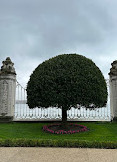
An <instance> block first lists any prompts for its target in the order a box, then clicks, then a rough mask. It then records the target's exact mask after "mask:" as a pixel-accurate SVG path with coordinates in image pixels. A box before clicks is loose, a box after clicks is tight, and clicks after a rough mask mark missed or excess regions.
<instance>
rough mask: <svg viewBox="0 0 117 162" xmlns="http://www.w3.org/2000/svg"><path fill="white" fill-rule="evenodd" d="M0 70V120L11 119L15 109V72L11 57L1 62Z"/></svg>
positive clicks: (6, 120)
mask: <svg viewBox="0 0 117 162" xmlns="http://www.w3.org/2000/svg"><path fill="white" fill-rule="evenodd" d="M2 63H3V66H2V67H1V70H0V122H9V121H12V120H13V117H14V110H15V91H16V72H15V69H14V67H13V65H14V63H12V61H11V59H10V58H9V57H8V58H6V60H5V61H3V62H2Z"/></svg>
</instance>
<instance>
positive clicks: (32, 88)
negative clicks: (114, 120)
mask: <svg viewBox="0 0 117 162" xmlns="http://www.w3.org/2000/svg"><path fill="white" fill-rule="evenodd" d="M27 103H28V105H29V107H30V108H35V107H39V108H40V107H42V108H48V107H58V108H61V109H62V123H63V125H66V121H67V110H69V109H70V108H71V107H75V108H77V106H78V105H80V106H85V107H86V108H91V106H92V105H93V107H95V108H99V107H103V106H105V105H106V103H107V86H106V82H105V79H104V77H103V75H102V73H101V71H100V70H99V68H98V67H97V66H96V65H95V63H94V62H93V61H92V60H90V59H88V58H86V57H84V56H82V55H78V54H63V55H58V56H56V57H53V58H51V59H49V60H47V61H45V62H43V63H42V64H40V65H39V66H38V67H37V68H36V69H35V70H34V71H33V73H32V74H31V76H30V80H29V82H28V84H27Z"/></svg>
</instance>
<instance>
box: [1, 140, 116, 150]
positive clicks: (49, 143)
mask: <svg viewBox="0 0 117 162" xmlns="http://www.w3.org/2000/svg"><path fill="white" fill-rule="evenodd" d="M0 147H73V148H102V149H117V142H114V141H113V142H110V141H106V142H103V141H101V142H97V141H79V140H41V139H40V140H34V139H33V140H32V139H30V140H29V139H6V140H2V139H0Z"/></svg>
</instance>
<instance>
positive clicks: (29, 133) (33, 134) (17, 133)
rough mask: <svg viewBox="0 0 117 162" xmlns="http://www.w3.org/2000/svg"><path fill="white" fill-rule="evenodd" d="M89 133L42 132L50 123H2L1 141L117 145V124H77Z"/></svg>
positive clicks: (0, 128) (0, 126) (0, 124)
mask: <svg viewBox="0 0 117 162" xmlns="http://www.w3.org/2000/svg"><path fill="white" fill-rule="evenodd" d="M76 123H78V124H81V125H85V126H87V127H88V129H89V131H87V132H80V133H75V134H63V135H62V134H61V135H57V134H49V133H46V132H43V131H42V127H43V125H47V124H50V123H39V122H38V123H31V122H30V123H24V122H23V123H21V122H20V123H18V122H13V123H0V139H1V140H2V139H3V140H6V139H27V140H29V139H31V140H39V139H41V140H79V141H89V142H90V141H97V142H98V141H99V142H101V141H103V142H106V141H110V142H116V143H117V122H112V123H111V122H76Z"/></svg>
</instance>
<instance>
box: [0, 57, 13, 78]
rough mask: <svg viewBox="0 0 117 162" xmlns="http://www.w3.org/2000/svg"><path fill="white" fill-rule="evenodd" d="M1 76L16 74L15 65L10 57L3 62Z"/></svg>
mask: <svg viewBox="0 0 117 162" xmlns="http://www.w3.org/2000/svg"><path fill="white" fill-rule="evenodd" d="M2 64H3V65H2V66H1V70H0V74H15V75H16V72H15V68H14V67H13V65H14V63H13V62H12V61H11V59H10V57H7V58H6V60H5V61H3V62H2Z"/></svg>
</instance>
